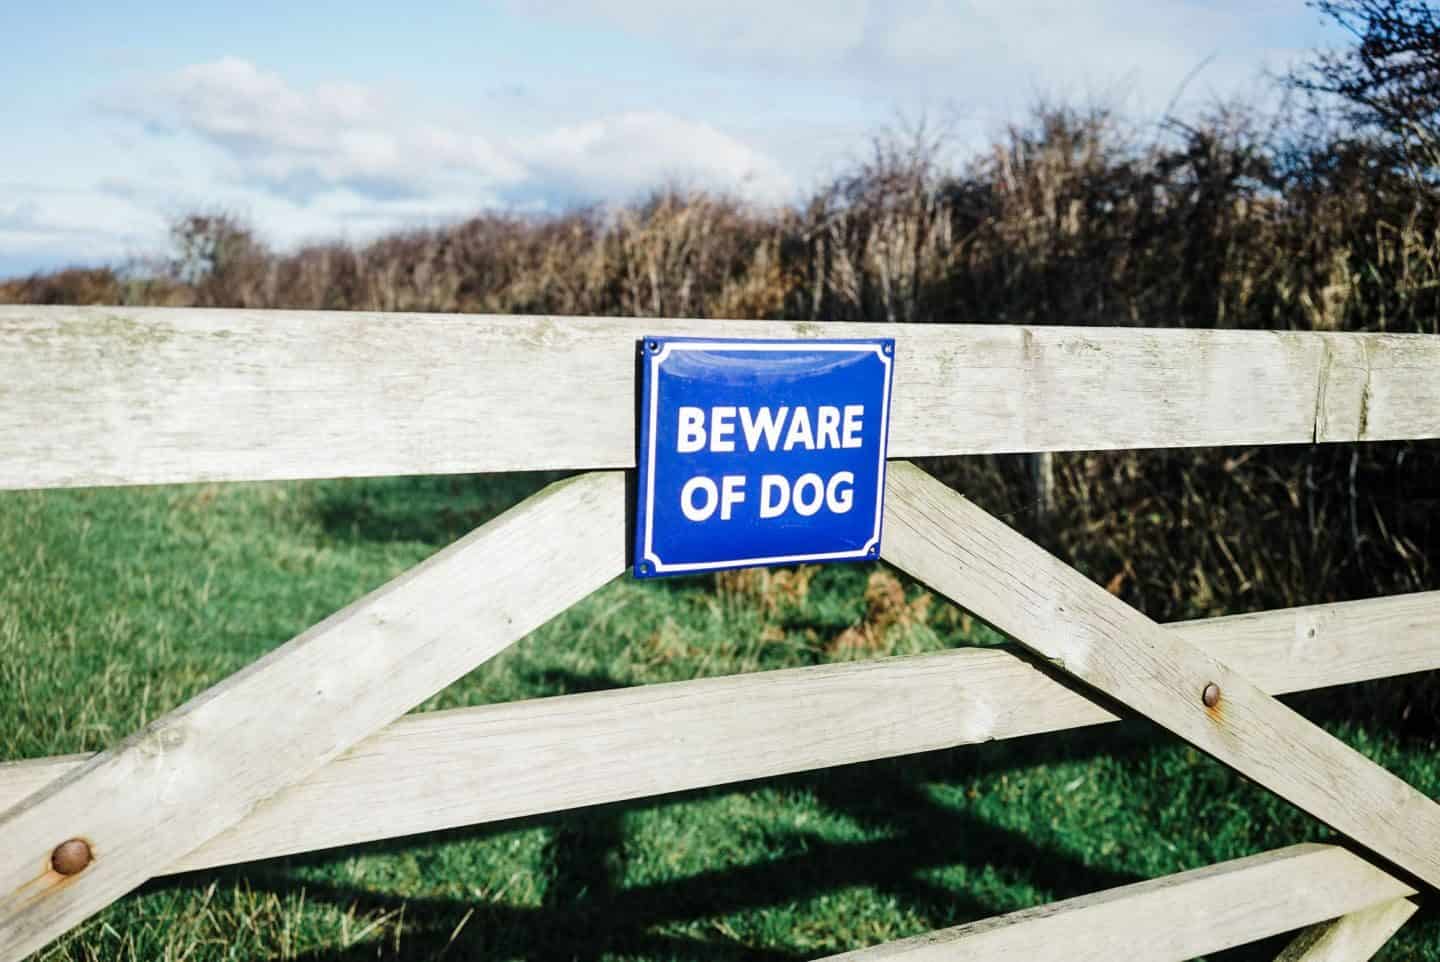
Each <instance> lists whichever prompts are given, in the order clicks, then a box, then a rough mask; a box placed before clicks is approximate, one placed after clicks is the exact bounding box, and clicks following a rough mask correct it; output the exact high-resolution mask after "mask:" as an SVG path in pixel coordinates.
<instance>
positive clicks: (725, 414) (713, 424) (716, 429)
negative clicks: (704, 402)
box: [710, 407, 735, 453]
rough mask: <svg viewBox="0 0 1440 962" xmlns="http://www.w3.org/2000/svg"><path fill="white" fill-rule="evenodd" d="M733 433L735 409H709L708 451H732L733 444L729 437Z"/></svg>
mask: <svg viewBox="0 0 1440 962" xmlns="http://www.w3.org/2000/svg"><path fill="white" fill-rule="evenodd" d="M734 433H735V409H734V408H732V407H718V408H711V409H710V450H711V451H715V452H717V453H719V452H726V451H734V450H735V442H734V441H732V440H730V435H732V434H734Z"/></svg>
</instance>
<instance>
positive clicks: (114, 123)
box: [0, 0, 1337, 277]
mask: <svg viewBox="0 0 1440 962" xmlns="http://www.w3.org/2000/svg"><path fill="white" fill-rule="evenodd" d="M0 35H3V36H5V37H6V38H7V39H6V42H5V45H4V48H5V54H4V56H3V57H0V92H3V93H0V129H3V130H4V131H6V134H7V136H6V138H5V149H4V150H3V152H0V277H3V276H7V275H12V274H17V273H23V272H27V271H30V270H36V269H42V268H50V267H54V266H58V265H61V264H67V263H96V262H118V261H123V260H125V259H127V258H130V257H139V256H144V255H147V254H154V253H157V252H162V251H163V250H164V247H165V230H166V224H167V223H168V222H169V220H170V219H171V218H173V217H175V216H177V215H179V214H181V213H183V212H186V211H191V210H196V209H217V208H219V209H225V210H229V211H232V212H236V213H239V214H241V215H242V216H245V217H246V218H248V219H249V220H250V221H251V222H252V223H253V224H254V225H255V226H256V227H257V228H258V229H259V231H260V233H261V234H262V236H264V237H265V238H266V239H267V240H269V241H270V242H271V243H274V244H276V245H277V246H281V247H286V246H293V245H295V244H297V243H302V242H304V241H306V240H311V239H322V238H332V237H344V238H349V239H352V240H364V239H366V238H368V237H371V236H374V235H375V234H377V233H379V232H381V231H384V230H387V229H390V228H394V227H397V226H405V225H415V224H435V223H441V222H444V221H446V220H450V219H454V218H456V217H460V216H464V215H466V214H469V213H473V212H475V211H477V210H480V209H486V208H501V209H511V210H524V211H545V210H557V209H562V208H564V207H565V206H567V205H570V204H573V203H576V202H591V201H595V202H601V203H607V202H624V201H626V200H630V199H632V198H634V197H636V196H638V195H639V194H641V193H642V192H643V191H644V190H645V189H646V188H647V187H651V186H655V185H658V184H660V183H663V182H678V183H683V184H691V185H695V186H704V187H712V188H717V189H722V190H727V191H733V192H736V193H738V194H740V195H742V196H744V197H746V198H747V199H749V200H751V201H753V202H754V203H756V204H762V205H767V204H781V203H787V202H790V201H792V200H794V199H795V198H797V197H800V196H802V195H803V193H804V192H805V191H806V190H808V189H809V188H812V187H813V186H815V185H816V184H817V183H819V182H821V181H822V180H823V179H825V178H826V177H827V176H830V175H832V174H834V173H835V172H837V171H838V170H841V169H843V168H844V167H845V165H846V164H847V163H849V162H851V161H852V160H853V159H854V158H856V157H857V156H859V155H860V154H861V153H862V152H863V150H864V148H865V145H866V140H867V138H868V137H869V136H870V135H871V134H873V133H875V132H876V131H878V130H880V129H881V128H883V127H885V126H886V125H893V124H895V123H896V121H897V118H909V119H912V120H913V119H914V118H918V117H921V116H925V117H927V118H929V120H930V121H931V122H932V123H940V124H943V125H945V126H946V128H947V129H948V130H949V131H950V132H951V133H952V136H953V138H954V143H955V144H956V145H957V149H959V150H963V149H966V148H969V147H975V146H979V145H981V144H983V143H984V141H985V139H986V138H987V136H988V135H990V134H991V133H993V132H995V131H996V130H997V129H998V128H999V127H1000V126H1001V125H1003V124H1004V123H1005V121H1006V120H1008V119H1011V118H1014V117H1017V116H1019V115H1020V113H1021V112H1022V111H1023V110H1024V109H1025V107H1026V106H1027V105H1028V104H1030V103H1032V102H1034V101H1035V100H1036V99H1038V98H1042V97H1044V98H1050V99H1064V100H1079V101H1091V102H1104V103H1110V104H1114V105H1118V106H1120V107H1121V108H1123V109H1124V110H1125V111H1126V112H1127V113H1128V115H1129V116H1131V117H1133V118H1134V119H1135V122H1137V123H1144V122H1147V121H1153V120H1154V119H1155V118H1156V117H1157V116H1158V115H1159V114H1160V113H1161V112H1162V111H1163V110H1164V108H1165V107H1166V105H1167V104H1169V103H1170V101H1171V100H1172V98H1173V97H1174V96H1175V95H1176V93H1177V91H1179V90H1180V89H1181V87H1182V85H1184V95H1183V98H1182V106H1183V105H1185V104H1192V105H1198V104H1201V103H1204V102H1206V101H1209V100H1213V99H1215V98H1216V97H1233V96H1241V97H1248V98H1254V97H1257V96H1261V95H1263V91H1264V90H1265V81H1264V79H1263V77H1264V72H1265V71H1266V70H1267V69H1268V70H1271V71H1277V70H1283V69H1284V68H1285V67H1286V66H1287V65H1288V64H1289V63H1291V62H1292V61H1293V60H1294V59H1296V58H1297V57H1299V56H1302V55H1303V53H1304V52H1305V51H1306V50H1308V49H1311V48H1313V47H1315V46H1317V45H1321V44H1325V43H1329V42H1335V40H1336V39H1337V38H1336V37H1335V35H1334V32H1333V31H1331V30H1329V29H1328V28H1326V27H1324V26H1323V25H1322V24H1321V22H1320V19H1319V17H1318V15H1317V14H1315V13H1314V12H1313V11H1311V10H1309V9H1307V8H1305V7H1304V6H1303V5H1302V4H1301V3H1298V2H1294V3H1290V2H1286V3H1281V2H1269V0H1251V2H1233V0H1221V2H1214V3H1198V2H1188V0H1111V2H1105V3H1082V2H1073V3H1065V2H1041V0H1002V2H939V0H889V2H881V0H763V2H761V0H728V2H726V0H701V2H695V3H688V4H686V3H681V2H678V0H677V2H661V0H533V2H528V3H526V2H520V0H513V2H506V0H495V2H474V3H468V4H459V3H454V4H425V5H423V6H422V5H420V4H415V5H413V6H407V5H402V4H395V3H378V2H370V0H348V2H346V3H343V4H340V3H335V4H322V3H309V4H296V3H285V4H282V3H269V2H249V3H245V4H196V3H194V2H193V0H187V2H185V3H180V2H164V3H148V4H146V3H134V4H118V3H65V2H63V0H62V2H55V3H50V4H5V5H4V9H0ZM1197 70H1198V73H1195V76H1194V78H1193V79H1192V80H1191V81H1190V82H1189V83H1188V84H1185V78H1186V77H1187V76H1189V75H1191V74H1192V73H1193V72H1195V71H1197Z"/></svg>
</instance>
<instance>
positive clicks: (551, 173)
mask: <svg viewBox="0 0 1440 962" xmlns="http://www.w3.org/2000/svg"><path fill="white" fill-rule="evenodd" d="M143 94H144V99H142V100H140V101H139V102H138V103H137V101H136V99H135V94H133V93H132V95H131V96H130V97H129V98H128V99H127V103H126V105H124V106H122V107H120V108H119V110H120V112H122V113H124V114H126V115H129V116H131V117H136V118H139V119H141V120H143V121H144V122H145V124H146V125H147V126H148V127H149V129H151V130H152V132H156V133H160V132H166V133H171V134H186V135H190V136H193V137H195V138H198V139H199V140H201V141H203V142H205V143H208V144H210V145H211V146H213V147H214V148H217V149H218V150H219V151H220V152H221V154H222V155H223V158H224V160H225V161H226V163H227V164H228V166H229V168H230V170H229V177H230V179H231V180H232V181H234V182H236V183H238V184H242V185H248V186H250V187H253V188H259V189H261V190H262V191H265V192H267V193H269V194H272V195H275V196H279V197H283V198H285V199H287V200H289V201H291V202H292V203H295V204H297V205H307V204H312V203H315V202H317V201H318V200H320V199H322V198H325V197H327V196H343V195H346V194H353V195H358V196H359V197H361V198H364V199H367V200H368V201H370V202H371V203H373V204H378V205H395V206H396V207H397V208H398V207H406V208H414V206H415V205H416V204H417V203H419V202H424V201H427V200H433V199H436V198H442V197H444V198H453V197H455V196H461V197H464V198H465V199H466V201H465V203H464V208H463V209H464V210H466V211H470V210H473V209H475V208H477V207H481V206H487V205H501V204H504V205H519V206H533V205H534V204H537V203H546V202H568V201H590V200H606V199H623V197H619V198H617V197H616V195H617V193H618V194H622V195H624V194H629V193H633V192H635V191H638V190H641V189H644V188H647V187H651V186H654V185H655V184H656V183H657V182H658V181H660V180H662V179H674V180H679V181H683V182H688V183H693V184H695V185H696V186H703V187H711V188H719V189H725V190H733V191H736V192H738V193H741V194H742V195H744V196H746V197H750V198H752V199H755V200H759V201H764V202H779V201H783V200H787V199H789V193H790V191H791V189H792V187H791V184H790V182H789V180H788V179H787V178H786V176H785V174H784V172H783V171H782V170H781V169H780V167H779V166H778V165H777V164H776V163H775V162H774V161H773V160H770V159H769V158H767V157H765V156H764V155H762V154H760V153H759V152H757V151H756V150H754V149H753V148H751V147H749V146H747V145H746V144H744V143H742V142H740V141H739V140H737V139H735V138H734V137H731V136H729V135H727V134H725V133H724V132H722V131H720V130H718V129H717V128H715V127H713V126H710V125H708V124H704V123H700V122H696V121H688V120H684V119H681V118H679V117H675V116H673V115H670V114H666V113H663V112H643V111H642V112H628V113H622V114H619V115H615V116H602V117H599V118H597V119H595V120H593V121H589V122H586V123H583V124H579V125H574V126H569V127H560V128H556V129H550V130H540V131H534V132H529V133H525V134H522V135H517V134H513V133H512V134H510V135H508V136H503V137H502V136H496V135H494V134H487V133H483V132H480V131H477V130H473V129H471V130H467V129H461V128H458V127H455V126H447V125H445V124H442V123H438V122H434V121H427V120H421V119H415V118H414V116H413V114H414V113H415V110H414V105H411V106H410V109H409V110H408V111H406V110H401V109H400V108H399V107H398V106H396V105H392V104H389V103H387V101H386V100H385V98H383V97H381V96H380V95H378V94H377V93H375V92H374V91H372V90H370V89H368V88H366V87H363V86H359V85H356V84H324V85H319V86H316V87H314V88H313V89H310V90H301V89H297V88H296V87H294V86H292V85H291V84H289V83H287V82H286V81H285V80H284V79H283V78H282V77H281V76H280V75H278V74H276V73H273V72H268V71H264V70H261V69H260V68H259V67H257V66H256V65H255V64H253V63H250V62H249V61H247V60H242V59H239V58H236V57H227V58H224V59H222V60H218V61H215V62H213V63H204V64H196V65H193V66H189V67H186V68H184V69H183V70H180V71H179V72H177V73H176V74H173V75H171V76H169V77H167V78H165V79H164V80H163V81H161V82H160V83H159V84H156V85H155V86H153V87H152V88H151V89H150V90H148V91H144V92H143Z"/></svg>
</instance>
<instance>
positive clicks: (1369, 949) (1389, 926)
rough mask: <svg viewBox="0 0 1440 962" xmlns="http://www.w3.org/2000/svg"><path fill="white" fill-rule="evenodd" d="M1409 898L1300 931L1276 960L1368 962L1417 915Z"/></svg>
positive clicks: (1384, 903) (1386, 903)
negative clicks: (1367, 960)
mask: <svg viewBox="0 0 1440 962" xmlns="http://www.w3.org/2000/svg"><path fill="white" fill-rule="evenodd" d="M1415 909H1416V905H1415V903H1414V902H1412V901H1410V900H1409V899H1403V898H1402V899H1392V900H1391V901H1389V902H1381V903H1380V904H1379V905H1373V906H1371V907H1370V908H1368V909H1362V910H1361V911H1359V912H1351V913H1350V914H1349V915H1342V916H1340V918H1338V919H1331V920H1330V921H1328V922H1320V923H1318V924H1316V925H1313V926H1311V927H1310V928H1309V929H1307V930H1305V931H1304V932H1302V933H1300V935H1299V936H1297V937H1296V939H1295V941H1294V942H1291V943H1290V944H1289V945H1287V946H1286V947H1285V949H1284V950H1283V951H1282V952H1281V953H1280V954H1279V955H1277V956H1276V957H1275V962H1365V960H1366V959H1369V958H1371V957H1372V956H1374V955H1375V953H1376V952H1379V951H1380V949H1381V947H1383V946H1384V945H1385V943H1386V942H1388V941H1390V937H1391V936H1392V935H1394V934H1395V933H1396V932H1398V931H1400V927H1401V926H1402V925H1404V924H1405V922H1406V921H1407V920H1408V919H1409V918H1410V916H1412V915H1414V914H1415Z"/></svg>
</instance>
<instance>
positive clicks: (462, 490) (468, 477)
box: [315, 471, 570, 548]
mask: <svg viewBox="0 0 1440 962" xmlns="http://www.w3.org/2000/svg"><path fill="white" fill-rule="evenodd" d="M569 474H570V472H564V471H527V472H517V473H513V474H464V475H434V476H432V475H427V476H423V477H400V478H347V479H345V480H338V481H326V482H322V483H321V484H320V485H319V488H318V492H317V495H316V499H315V511H316V513H317V515H318V517H319V520H320V523H321V524H322V525H323V526H324V528H325V531H326V533H327V534H329V535H330V536H331V537H334V538H336V539H337V540H340V541H350V542H354V541H419V542H421V543H424V544H431V545H434V546H435V547H437V548H439V547H443V546H444V545H447V544H449V543H450V542H452V541H454V540H455V539H456V538H459V537H460V536H461V535H464V534H466V533H468V532H469V531H471V530H473V529H474V528H477V527H479V526H480V525H482V524H484V523H485V522H487V521H489V520H491V519H492V518H495V517H497V516H498V515H500V514H501V513H503V512H505V511H506V510H508V509H509V508H511V507H513V506H515V505H517V504H519V503H520V502H521V501H524V500H525V499H526V498H528V497H530V495H532V494H534V493H535V492H537V491H539V490H540V489H541V488H543V487H545V486H546V485H547V484H550V483H551V482H553V481H558V480H560V479H561V478H565V477H568V476H569Z"/></svg>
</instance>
